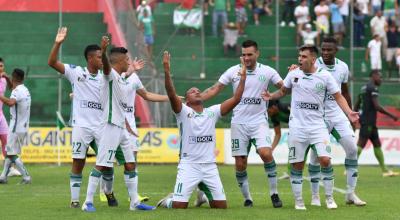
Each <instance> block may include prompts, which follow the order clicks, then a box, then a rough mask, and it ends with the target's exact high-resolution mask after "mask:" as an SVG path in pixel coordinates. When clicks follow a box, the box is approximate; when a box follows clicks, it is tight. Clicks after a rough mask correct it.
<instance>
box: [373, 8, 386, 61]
mask: <svg viewBox="0 0 400 220" xmlns="http://www.w3.org/2000/svg"><path fill="white" fill-rule="evenodd" d="M370 27H371V33H372V36H374V35H378V36H379V37H380V41H381V42H382V50H383V53H384V54H385V53H386V47H387V39H386V29H387V27H388V24H387V22H386V19H385V17H383V16H382V11H378V12H377V13H376V15H375V16H374V17H373V18H372V19H371V21H370Z"/></svg>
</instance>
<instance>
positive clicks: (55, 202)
mask: <svg viewBox="0 0 400 220" xmlns="http://www.w3.org/2000/svg"><path fill="white" fill-rule="evenodd" d="M92 166H93V165H92V164H88V165H87V167H86V168H85V172H84V182H83V184H82V189H81V203H82V202H83V201H84V199H85V195H86V187H87V182H88V172H89V170H90V169H91V168H92ZM27 169H28V170H29V172H30V173H31V175H32V178H33V181H32V184H31V185H18V183H19V181H20V180H21V178H20V177H11V178H9V182H8V184H6V185H0V208H1V210H2V212H1V215H0V219H4V220H8V219H30V220H31V219H74V220H75V219H89V218H90V219H96V220H97V219H107V220H109V219H162V220H164V219H174V220H177V219H185V220H187V219H193V220H194V219H252V220H255V219H272V220H278V219H279V220H280V219H291V220H293V219H324V220H328V219H353V220H356V219H379V220H384V219H400V211H399V204H400V196H399V195H400V177H388V178H383V177H382V176H381V172H380V169H379V168H378V167H373V166H362V167H360V169H359V173H360V174H359V176H360V177H359V182H358V188H357V193H358V195H359V196H360V198H361V199H363V200H365V201H367V203H368V204H367V206H365V207H355V206H349V205H346V204H345V202H344V195H343V194H341V193H338V192H335V199H336V202H337V204H338V206H339V208H338V209H337V210H327V209H326V207H325V202H324V196H323V188H321V202H322V204H323V206H322V207H312V206H310V205H309V204H310V197H311V196H310V186H309V182H308V181H304V184H303V192H304V199H305V203H306V206H307V211H296V210H294V201H293V196H292V193H291V189H290V184H289V180H279V186H278V187H279V192H280V193H279V195H280V197H281V199H282V201H283V208H280V209H274V208H272V204H271V201H270V198H269V193H268V185H267V178H266V176H265V173H264V169H263V167H262V166H249V168H248V174H249V179H250V189H251V192H252V196H253V199H254V207H253V208H244V207H243V198H242V195H241V193H240V191H239V188H238V187H237V184H236V180H235V177H234V168H233V166H225V165H221V166H219V171H220V175H221V178H222V182H223V184H224V189H225V192H226V196H227V200H228V209H227V210H212V209H210V208H208V207H206V206H203V207H201V208H195V207H193V205H192V204H193V203H192V201H191V203H190V208H189V209H187V210H168V209H163V208H159V209H157V210H155V211H150V212H142V211H134V212H133V211H129V210H128V207H129V202H128V196H127V190H126V188H125V184H124V181H123V175H122V171H123V170H122V167H117V168H116V170H115V174H116V177H115V186H114V191H115V193H116V197H117V199H118V200H119V207H116V208H109V207H108V206H107V203H101V202H100V201H99V198H98V195H96V197H95V207H96V209H97V211H96V212H95V213H84V212H82V211H81V210H80V209H71V208H69V199H70V193H69V170H70V166H69V165H63V166H61V167H58V166H53V165H28V166H27ZM334 169H335V186H336V187H338V188H342V189H344V188H345V176H344V175H343V171H344V168H343V166H335V167H334ZM278 171H279V175H281V174H282V173H283V172H284V171H286V166H279V168H278ZM175 177H176V165H140V167H139V193H140V194H141V195H147V196H150V201H148V202H147V204H150V205H155V204H156V203H157V201H158V200H159V199H161V198H162V197H164V196H165V195H167V194H168V193H169V192H172V190H173V187H174V183H175ZM193 198H194V196H193V195H192V200H193Z"/></svg>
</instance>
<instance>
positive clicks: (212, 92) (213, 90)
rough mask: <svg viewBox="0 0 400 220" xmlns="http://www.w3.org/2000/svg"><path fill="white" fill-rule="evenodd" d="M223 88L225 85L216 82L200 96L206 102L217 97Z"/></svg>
mask: <svg viewBox="0 0 400 220" xmlns="http://www.w3.org/2000/svg"><path fill="white" fill-rule="evenodd" d="M224 88H225V85H224V84H222V83H220V82H216V83H215V84H214V85H213V86H211V87H210V88H208V89H206V90H204V91H203V92H202V93H201V94H200V95H201V98H202V99H203V100H204V101H206V100H209V99H211V98H212V97H214V96H216V95H218V93H220V92H221V91H222V90H223V89H224Z"/></svg>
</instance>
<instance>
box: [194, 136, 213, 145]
mask: <svg viewBox="0 0 400 220" xmlns="http://www.w3.org/2000/svg"><path fill="white" fill-rule="evenodd" d="M210 142H213V137H212V136H211V135H207V136H189V144H197V143H210Z"/></svg>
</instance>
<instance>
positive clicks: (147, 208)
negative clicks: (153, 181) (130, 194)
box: [129, 203, 156, 211]
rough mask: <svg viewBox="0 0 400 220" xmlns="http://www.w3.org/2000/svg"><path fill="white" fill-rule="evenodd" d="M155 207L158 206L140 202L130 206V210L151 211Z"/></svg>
mask: <svg viewBox="0 0 400 220" xmlns="http://www.w3.org/2000/svg"><path fill="white" fill-rule="evenodd" d="M154 209H156V207H154V206H151V205H146V204H144V203H139V204H138V205H136V206H135V207H132V206H130V207H129V210H131V211H135V210H142V211H151V210H154Z"/></svg>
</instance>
